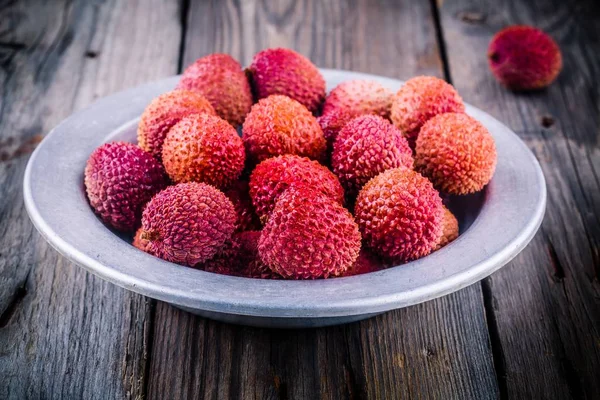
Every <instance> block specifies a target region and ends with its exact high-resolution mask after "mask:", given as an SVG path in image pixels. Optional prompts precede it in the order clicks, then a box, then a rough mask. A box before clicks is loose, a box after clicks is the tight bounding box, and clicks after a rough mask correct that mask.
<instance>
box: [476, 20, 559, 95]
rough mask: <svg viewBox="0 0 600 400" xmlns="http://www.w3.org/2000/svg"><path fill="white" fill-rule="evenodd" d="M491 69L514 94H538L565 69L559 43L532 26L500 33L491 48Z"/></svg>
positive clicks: (489, 55) (512, 27)
mask: <svg viewBox="0 0 600 400" xmlns="http://www.w3.org/2000/svg"><path fill="white" fill-rule="evenodd" d="M488 61H489V65H490V69H491V70H492V72H493V74H494V76H495V77H496V78H497V79H498V81H499V82H500V83H502V84H503V85H504V86H506V87H508V88H509V89H512V90H536V89H542V88H545V87H546V86H548V85H550V84H551V83H552V82H554V80H555V79H556V77H557V76H558V74H559V73H560V70H561V69H562V55H561V52H560V48H559V47H558V45H557V44H556V42H555V41H554V40H553V39H552V38H551V37H550V36H548V35H547V34H546V33H545V32H543V31H541V30H540V29H537V28H534V27H532V26H523V25H515V26H510V27H508V28H505V29H503V30H501V31H500V32H498V33H497V34H496V35H495V36H494V38H493V39H492V41H491V42H490V45H489V47H488Z"/></svg>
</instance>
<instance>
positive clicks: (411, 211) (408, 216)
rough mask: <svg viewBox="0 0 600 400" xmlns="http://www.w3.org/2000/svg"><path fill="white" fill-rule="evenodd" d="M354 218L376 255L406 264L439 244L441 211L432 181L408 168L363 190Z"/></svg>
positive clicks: (377, 179)
mask: <svg viewBox="0 0 600 400" xmlns="http://www.w3.org/2000/svg"><path fill="white" fill-rule="evenodd" d="M354 216H355V218H356V222H357V223H358V226H359V227H360V231H361V233H362V235H363V238H364V239H365V241H366V242H367V244H368V245H369V247H370V248H371V249H372V250H373V251H374V252H375V253H376V254H378V255H380V256H382V257H385V258H386V259H388V260H390V261H394V262H406V261H411V260H415V259H417V258H420V257H423V256H426V255H427V254H429V253H430V252H431V251H432V249H433V247H434V246H435V244H436V243H438V242H439V240H440V237H441V235H442V221H443V217H444V208H443V205H442V199H441V198H440V196H439V194H438V192H437V191H436V190H435V189H434V188H433V185H432V184H431V182H429V181H428V180H427V179H426V178H424V177H422V176H421V175H420V174H419V173H417V172H415V171H413V170H410V169H408V168H395V169H390V170H387V171H385V172H383V173H381V174H379V175H377V176H376V177H375V178H373V179H371V180H370V181H369V182H368V183H367V184H366V185H365V186H364V187H363V188H362V190H361V191H360V193H359V194H358V198H357V200H356V207H355V209H354Z"/></svg>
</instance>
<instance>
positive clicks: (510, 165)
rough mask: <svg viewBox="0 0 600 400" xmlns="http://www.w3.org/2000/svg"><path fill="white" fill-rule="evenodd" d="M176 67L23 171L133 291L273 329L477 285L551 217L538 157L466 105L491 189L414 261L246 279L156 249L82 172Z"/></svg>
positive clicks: (346, 75)
mask: <svg viewBox="0 0 600 400" xmlns="http://www.w3.org/2000/svg"><path fill="white" fill-rule="evenodd" d="M322 73H323V75H324V77H325V79H326V81H327V86H328V88H329V89H331V88H332V87H334V86H335V85H337V84H338V83H340V82H342V81H346V80H351V79H372V80H376V81H379V82H380V83H382V84H383V85H384V86H386V87H388V88H389V89H391V90H393V91H396V90H397V89H398V88H399V87H400V86H401V85H402V82H401V81H398V80H395V79H389V78H384V77H379V76H374V75H367V74H362V73H356V72H348V71H340V70H326V69H323V70H322ZM177 80H178V77H176V76H174V77H171V78H167V79H164V80H161V81H158V82H153V83H149V84H146V85H144V86H140V87H137V88H134V89H130V90H126V91H123V92H120V93H117V94H114V95H112V96H109V97H106V98H103V99H101V100H99V101H97V102H95V103H94V104H92V105H91V106H90V107H88V108H86V109H85V110H83V111H80V112H78V113H76V114H74V115H72V116H71V117H69V118H68V119H67V120H65V121H64V122H62V123H61V124H60V125H59V126H57V127H56V128H55V129H53V130H52V132H50V133H49V134H48V135H47V136H46V138H45V139H44V140H43V141H42V143H41V144H40V145H39V146H38V147H37V149H36V150H35V152H34V153H33V155H32V156H31V159H30V160H29V163H28V165H27V170H26V171H25V178H24V196H25V205H26V207H27V211H28V212H29V215H30V217H31V220H32V221H33V223H34V225H35V226H36V228H37V229H38V230H39V231H40V233H41V234H42V235H43V237H44V238H45V239H46V240H47V241H48V242H49V243H50V244H51V245H52V246H53V247H54V248H55V249H56V250H58V251H59V252H60V253H61V254H63V255H64V256H65V257H67V258H68V259H70V260H72V261H73V262H75V263H76V264H78V265H80V266H81V267H83V268H85V269H86V270H88V271H90V272H92V273H94V274H96V275H98V276H99V277H101V278H103V279H106V280H108V281H110V282H112V283H114V284H116V285H119V286H121V287H124V288H126V289H128V290H132V291H134V292H137V293H140V294H143V295H146V296H149V297H152V298H155V299H159V300H162V301H165V302H168V303H171V304H173V305H175V306H177V307H180V308H182V309H185V310H187V311H190V312H193V313H195V314H199V315H202V316H206V317H208V318H213V319H217V320H221V321H226V322H232V323H240V324H247V325H255V326H265V327H288V328H296V327H314V326H325V325H333V324H341V323H346V322H350V321H357V320H360V319H364V318H367V317H370V316H373V315H376V314H379V313H382V312H385V311H388V310H392V309H396V308H400V307H406V306H410V305H413V304H417V303H421V302H424V301H427V300H431V299H434V298H436V297H440V296H444V295H446V294H448V293H451V292H454V291H457V290H460V289H462V288H464V287H465V286H468V285H470V284H473V283H475V282H477V281H479V280H481V279H483V278H485V277H486V276H488V275H490V274H491V273H493V272H494V271H496V270H498V269H499V268H500V267H502V266H503V265H505V264H506V263H507V262H509V261H510V260H511V259H512V258H513V257H515V256H516V255H517V254H518V253H519V252H520V251H521V250H523V248H524V247H525V246H526V245H527V243H528V242H529V241H530V240H531V239H532V237H533V236H534V234H535V232H536V231H537V229H538V228H539V226H540V223H541V221H542V219H543V215H544V211H545V206H546V187H545V182H544V176H543V174H542V171H541V169H540V166H539V164H538V162H537V160H536V159H535V157H534V156H533V154H532V153H531V152H530V151H529V149H528V148H527V146H526V145H525V144H524V143H523V142H522V141H521V140H520V139H519V138H518V136H517V135H516V134H514V133H513V132H512V131H511V130H510V129H508V128H507V127H506V126H504V125H503V124H502V123H500V122H498V121H497V120H496V119H494V118H492V117H491V116H489V115H488V114H486V113H485V112H483V111H481V110H479V109H477V108H475V107H472V106H469V105H467V113H468V114H470V115H472V116H473V117H475V118H476V119H478V120H479V121H481V122H482V123H483V124H484V125H485V126H486V127H487V129H489V131H490V132H491V133H492V135H493V136H494V139H495V140H496V146H497V151H498V166H497V169H496V173H495V175H494V178H493V179H492V181H491V182H490V184H489V185H488V186H487V187H486V189H485V190H484V191H482V192H480V193H478V194H476V195H473V196H466V197H461V198H455V199H453V200H452V202H451V204H450V208H451V209H452V211H454V212H455V214H456V215H457V217H458V219H459V221H460V227H461V235H460V236H459V238H458V239H457V240H455V241H454V242H452V243H451V244H450V245H448V246H446V247H444V248H443V249H441V250H439V251H437V252H435V253H433V254H431V255H429V256H427V257H424V258H422V259H420V260H417V261H413V262H411V263H408V264H405V265H401V266H397V267H393V268H389V269H386V270H383V271H379V272H374V273H370V274H365V275H359V276H353V277H346V278H335V279H325V280H316V281H281V280H262V279H248V278H238V277H231V276H225V275H218V274H213V273H208V272H204V271H199V270H196V269H192V268H186V267H182V266H179V265H176V264H173V263H170V262H167V261H163V260H160V259H158V258H155V257H153V256H151V255H149V254H146V253H144V252H142V251H140V250H138V249H136V248H135V247H133V246H132V245H130V244H129V242H128V239H129V238H128V237H124V236H119V235H117V234H115V233H113V232H112V231H111V230H110V229H108V228H107V227H106V226H105V225H104V224H103V223H102V222H101V221H100V220H99V219H98V218H97V217H96V215H95V214H94V213H93V212H92V209H91V208H90V206H89V204H88V202H87V199H86V195H85V190H84V187H83V170H84V167H85V164H86V161H87V159H88V157H89V155H90V154H91V153H92V151H93V150H94V149H95V148H96V147H98V146H99V145H101V144H102V143H104V142H107V141H112V140H126V141H131V142H135V131H136V127H137V122H138V118H139V115H140V114H141V113H142V111H143V109H144V108H145V107H146V105H147V104H148V103H149V102H150V101H151V100H152V99H153V98H154V97H156V96H157V95H159V94H161V93H163V92H166V91H169V90H171V89H172V88H174V87H175V85H176V83H177Z"/></svg>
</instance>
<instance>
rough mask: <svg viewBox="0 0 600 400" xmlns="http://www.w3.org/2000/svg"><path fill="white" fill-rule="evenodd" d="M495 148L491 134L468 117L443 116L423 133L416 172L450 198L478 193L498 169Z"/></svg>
mask: <svg viewBox="0 0 600 400" xmlns="http://www.w3.org/2000/svg"><path fill="white" fill-rule="evenodd" d="M496 161H497V154H496V144H495V142H494V138H493V137H492V135H491V134H490V133H489V132H488V130H487V129H486V128H485V127H484V126H483V125H482V124H481V123H480V122H479V121H477V120H476V119H474V118H472V117H470V116H468V115H466V114H455V113H449V114H442V115H438V116H436V117H434V118H432V119H431V120H430V121H429V122H427V123H426V124H425V125H424V126H423V128H422V129H421V133H420V134H419V139H417V147H416V153H415V169H416V170H417V171H419V172H420V173H422V174H423V175H424V176H426V177H427V178H429V179H430V180H431V182H433V184H434V186H435V187H436V188H437V189H438V190H440V191H442V192H445V193H448V194H455V195H461V194H469V193H474V192H478V191H480V190H481V189H483V187H484V186H485V185H487V184H488V183H489V181H490V180H491V179H492V176H493V175H494V170H495V169H496Z"/></svg>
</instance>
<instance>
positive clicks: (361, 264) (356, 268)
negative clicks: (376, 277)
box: [344, 247, 384, 276]
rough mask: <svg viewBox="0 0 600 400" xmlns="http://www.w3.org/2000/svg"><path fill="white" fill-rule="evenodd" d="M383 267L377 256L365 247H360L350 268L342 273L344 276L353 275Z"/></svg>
mask: <svg viewBox="0 0 600 400" xmlns="http://www.w3.org/2000/svg"><path fill="white" fill-rule="evenodd" d="M383 268H384V266H383V263H382V262H381V260H379V258H378V257H377V256H376V255H375V254H373V253H372V252H371V251H370V250H368V249H367V248H365V247H362V248H361V249H360V253H359V254H358V258H357V259H356V261H355V262H354V264H352V266H351V267H350V268H348V270H347V271H346V272H345V273H344V276H354V275H362V274H368V273H370V272H376V271H380V270H382V269H383Z"/></svg>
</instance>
